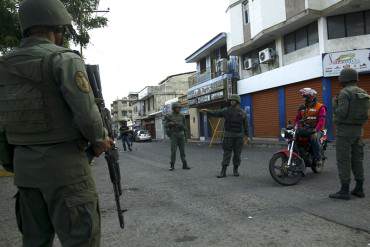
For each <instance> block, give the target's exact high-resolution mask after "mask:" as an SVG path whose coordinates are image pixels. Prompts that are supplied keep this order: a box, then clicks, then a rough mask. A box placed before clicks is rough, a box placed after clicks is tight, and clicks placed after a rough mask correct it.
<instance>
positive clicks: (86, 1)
mask: <svg viewBox="0 0 370 247" xmlns="http://www.w3.org/2000/svg"><path fill="white" fill-rule="evenodd" d="M61 1H62V2H63V3H64V4H65V6H66V7H67V9H68V11H69V13H70V14H71V15H72V18H73V22H74V26H75V27H76V29H77V33H78V35H77V37H73V41H74V43H75V44H81V45H82V46H83V47H86V45H87V44H88V43H89V42H90V36H89V31H90V30H92V29H95V28H101V27H104V26H106V25H107V23H108V19H107V18H106V17H102V16H98V15H97V14H96V13H94V11H95V10H97V8H98V6H99V0H61ZM19 2H20V1H19V0H0V23H1V25H0V53H6V52H7V51H9V50H10V49H12V48H14V47H16V46H18V45H19V42H20V39H21V30H20V27H19V22H18V13H17V6H18V4H19Z"/></svg>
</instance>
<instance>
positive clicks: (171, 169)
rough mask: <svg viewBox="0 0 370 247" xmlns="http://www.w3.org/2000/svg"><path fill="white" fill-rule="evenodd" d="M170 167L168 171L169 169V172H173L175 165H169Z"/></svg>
mask: <svg viewBox="0 0 370 247" xmlns="http://www.w3.org/2000/svg"><path fill="white" fill-rule="evenodd" d="M170 165H171V166H170V169H169V170H170V171H173V170H175V164H174V163H170Z"/></svg>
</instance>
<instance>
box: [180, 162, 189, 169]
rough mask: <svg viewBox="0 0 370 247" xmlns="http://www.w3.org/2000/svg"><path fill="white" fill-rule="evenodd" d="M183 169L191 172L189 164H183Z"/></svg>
mask: <svg viewBox="0 0 370 247" xmlns="http://www.w3.org/2000/svg"><path fill="white" fill-rule="evenodd" d="M182 169H184V170H190V167H189V166H188V163H187V162H184V163H182Z"/></svg>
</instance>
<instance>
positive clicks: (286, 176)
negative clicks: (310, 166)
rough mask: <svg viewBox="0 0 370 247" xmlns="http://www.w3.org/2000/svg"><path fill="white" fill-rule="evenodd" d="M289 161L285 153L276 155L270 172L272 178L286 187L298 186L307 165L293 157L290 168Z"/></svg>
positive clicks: (271, 162)
mask: <svg viewBox="0 0 370 247" xmlns="http://www.w3.org/2000/svg"><path fill="white" fill-rule="evenodd" d="M288 159H289V157H287V156H286V155H285V154H284V153H276V154H274V156H272V158H271V160H270V165H269V170H270V174H271V177H272V178H273V179H274V180H275V181H276V182H277V183H278V184H281V185H284V186H292V185H296V184H297V183H299V181H301V179H302V177H303V171H304V166H305V164H304V163H303V161H302V160H301V159H299V158H297V157H292V161H291V165H290V166H289V167H288Z"/></svg>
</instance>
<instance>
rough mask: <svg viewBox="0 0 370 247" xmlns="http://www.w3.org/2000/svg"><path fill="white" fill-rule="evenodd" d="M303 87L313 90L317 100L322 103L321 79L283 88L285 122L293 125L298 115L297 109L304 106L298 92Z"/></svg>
mask: <svg viewBox="0 0 370 247" xmlns="http://www.w3.org/2000/svg"><path fill="white" fill-rule="evenodd" d="M305 87H310V88H313V89H315V90H316V91H317V93H318V100H319V102H321V103H322V83H321V79H314V80H309V81H305V82H299V83H294V84H291V85H287V86H286V87H285V102H286V103H285V109H286V120H287V123H288V121H291V122H292V123H294V120H295V118H296V116H297V113H298V108H299V107H300V106H301V105H303V104H304V100H303V98H302V96H301V95H300V93H299V90H301V89H302V88H305Z"/></svg>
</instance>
